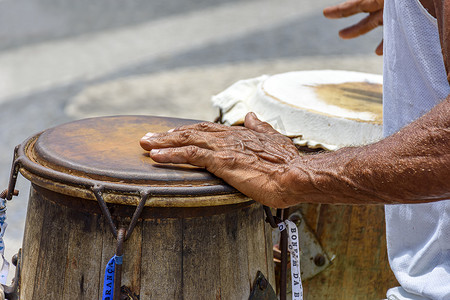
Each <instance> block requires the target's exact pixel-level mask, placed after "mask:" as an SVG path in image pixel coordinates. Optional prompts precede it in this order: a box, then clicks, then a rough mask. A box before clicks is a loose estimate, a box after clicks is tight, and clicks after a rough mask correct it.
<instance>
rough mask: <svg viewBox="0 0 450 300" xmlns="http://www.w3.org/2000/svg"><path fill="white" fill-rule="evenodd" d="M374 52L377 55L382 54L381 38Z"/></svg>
mask: <svg viewBox="0 0 450 300" xmlns="http://www.w3.org/2000/svg"><path fill="white" fill-rule="evenodd" d="M375 53H376V54H377V55H383V40H381V42H380V44H379V45H378V47H377V49H375Z"/></svg>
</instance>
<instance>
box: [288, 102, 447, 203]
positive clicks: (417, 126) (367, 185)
mask: <svg viewBox="0 0 450 300" xmlns="http://www.w3.org/2000/svg"><path fill="white" fill-rule="evenodd" d="M292 166H293V167H292V168H291V174H290V176H289V178H290V179H291V180H292V183H291V184H292V185H290V186H291V189H289V191H287V194H288V195H289V196H288V198H286V204H288V205H292V204H294V203H297V202H321V203H324V202H326V203H354V204H368V203H380V204H381V203H418V202H428V201H436V200H443V199H447V198H450V179H449V177H450V99H448V98H447V99H446V100H444V101H443V102H442V103H441V104H439V105H437V106H436V107H435V108H434V109H433V110H432V111H430V112H429V113H428V114H426V115H425V116H423V117H422V118H420V119H419V120H417V121H415V122H413V123H412V124H410V125H408V126H406V127H405V128H403V129H402V130H401V131H399V132H398V133H396V134H394V135H392V136H390V137H388V138H386V139H384V140H382V141H380V142H378V143H375V144H371V145H368V146H364V147H353V148H344V149H341V150H339V151H336V152H333V153H326V154H319V155H307V156H304V157H301V158H299V159H297V160H296V161H295V162H293V164H292ZM305 181H308V182H309V185H303V186H302V185H299V184H297V183H296V182H305ZM305 187H306V188H305Z"/></svg>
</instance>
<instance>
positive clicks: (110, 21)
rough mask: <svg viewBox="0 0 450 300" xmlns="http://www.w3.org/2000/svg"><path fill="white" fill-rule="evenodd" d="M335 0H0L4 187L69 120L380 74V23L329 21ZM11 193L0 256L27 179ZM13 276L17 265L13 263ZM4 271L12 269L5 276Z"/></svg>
mask: <svg viewBox="0 0 450 300" xmlns="http://www.w3.org/2000/svg"><path fill="white" fill-rule="evenodd" d="M337 3H339V1H335V0H318V1H311V0H278V1H273V0H239V1H238V0H152V1H146V0H96V1H91V0H77V1H71V0H0V120H1V126H2V129H1V131H0V141H1V142H0V149H1V150H0V165H1V172H0V184H1V186H0V187H2V189H3V188H6V187H7V183H8V178H9V171H10V166H11V160H12V155H13V150H14V147H15V146H16V145H17V144H20V143H21V142H22V141H23V140H24V139H25V138H27V137H28V136H31V135H33V134H35V133H37V132H39V131H42V130H44V129H46V128H49V127H52V126H55V125H58V124H61V123H65V122H68V121H71V120H75V119H80V118H85V117H91V116H100V115H116V114H149V115H157V116H171V117H182V118H191V119H202V120H213V119H214V118H215V117H216V116H217V113H218V112H217V111H216V110H215V109H213V108H212V106H211V104H210V98H211V96H212V95H214V94H217V93H219V92H220V91H222V90H224V89H225V88H227V87H228V86H229V85H231V84H232V83H234V82H235V81H237V80H240V79H246V78H251V77H257V76H259V75H262V74H276V73H282V72H288V71H296V70H311V69H340V70H353V71H362V72H369V73H377V74H381V73H382V58H381V57H377V56H376V55H375V54H374V50H375V48H376V46H377V45H378V43H379V42H380V41H381V38H382V30H381V29H378V30H376V31H375V32H372V33H369V34H368V35H366V36H363V37H360V38H358V39H355V40H348V41H344V40H340V39H339V37H338V30H339V29H341V28H344V27H345V26H348V25H350V24H353V23H355V22H357V21H358V20H360V19H361V18H362V16H356V17H351V18H349V19H346V20H328V19H325V18H324V17H323V15H322V10H323V8H324V7H326V6H330V5H334V4H337ZM17 189H19V190H20V195H19V197H14V198H13V200H12V201H11V202H8V212H7V218H8V219H7V222H8V224H9V226H8V229H7V230H6V233H5V243H6V257H7V259H10V258H11V257H12V255H13V254H15V253H16V252H17V250H18V249H19V248H20V247H21V244H22V236H23V229H24V228H23V226H24V221H25V218H26V206H27V200H28V189H29V184H28V182H27V181H26V180H25V179H23V178H22V177H20V178H19V180H18V185H17ZM12 273H13V272H12ZM10 277H11V275H10Z"/></svg>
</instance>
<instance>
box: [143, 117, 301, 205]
mask: <svg viewBox="0 0 450 300" xmlns="http://www.w3.org/2000/svg"><path fill="white" fill-rule="evenodd" d="M244 125H245V127H237V126H233V127H229V126H225V125H220V124H215V123H209V122H204V123H200V124H196V125H190V126H182V127H179V128H175V129H173V130H171V131H170V132H167V133H148V134H147V135H146V136H144V137H143V138H142V139H141V146H142V148H144V149H145V150H150V157H151V158H152V159H153V160H154V161H156V162H160V163H188V164H192V165H195V166H199V167H204V168H206V169H207V170H208V171H209V172H211V173H213V174H215V175H216V176H218V177H220V178H222V179H223V180H225V181H226V182H227V183H229V184H230V185H232V186H234V187H235V188H236V189H238V190H239V191H241V192H242V193H244V194H245V195H247V196H249V197H251V198H252V199H254V200H256V201H258V202H261V203H263V204H265V205H268V206H271V207H283V206H287V203H288V202H292V201H287V199H286V195H287V194H288V193H285V190H286V189H287V187H288V186H289V184H288V182H292V178H288V177H289V175H288V172H287V170H289V168H290V165H291V163H292V162H293V161H294V160H295V159H297V158H298V157H299V156H300V155H299V152H298V150H297V148H296V147H295V145H294V144H293V143H292V141H291V140H290V139H289V138H287V137H285V136H283V135H281V134H280V133H278V132H277V131H276V130H275V129H273V128H272V127H271V126H270V125H269V124H268V123H265V122H261V121H260V120H258V119H257V118H256V116H255V114H253V113H249V114H247V116H246V118H245V123H244Z"/></svg>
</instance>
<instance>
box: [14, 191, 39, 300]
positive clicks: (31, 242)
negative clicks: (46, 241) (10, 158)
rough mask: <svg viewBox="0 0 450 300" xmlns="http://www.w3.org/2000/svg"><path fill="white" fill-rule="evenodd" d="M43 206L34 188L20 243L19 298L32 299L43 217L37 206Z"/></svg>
mask: <svg viewBox="0 0 450 300" xmlns="http://www.w3.org/2000/svg"><path fill="white" fill-rule="evenodd" d="M43 206H44V200H43V199H42V198H41V197H39V196H38V195H36V192H35V190H34V189H31V191H30V199H29V201H28V209H27V223H28V224H33V225H32V226H31V225H29V226H25V231H24V238H23V245H22V247H23V248H22V276H21V286H20V293H21V299H34V298H33V292H34V289H33V287H34V279H35V278H36V270H37V264H38V260H39V249H40V248H39V246H40V243H41V242H40V239H39V238H38V237H40V236H42V225H43V219H42V215H40V212H41V210H40V209H39V208H41V207H43Z"/></svg>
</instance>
